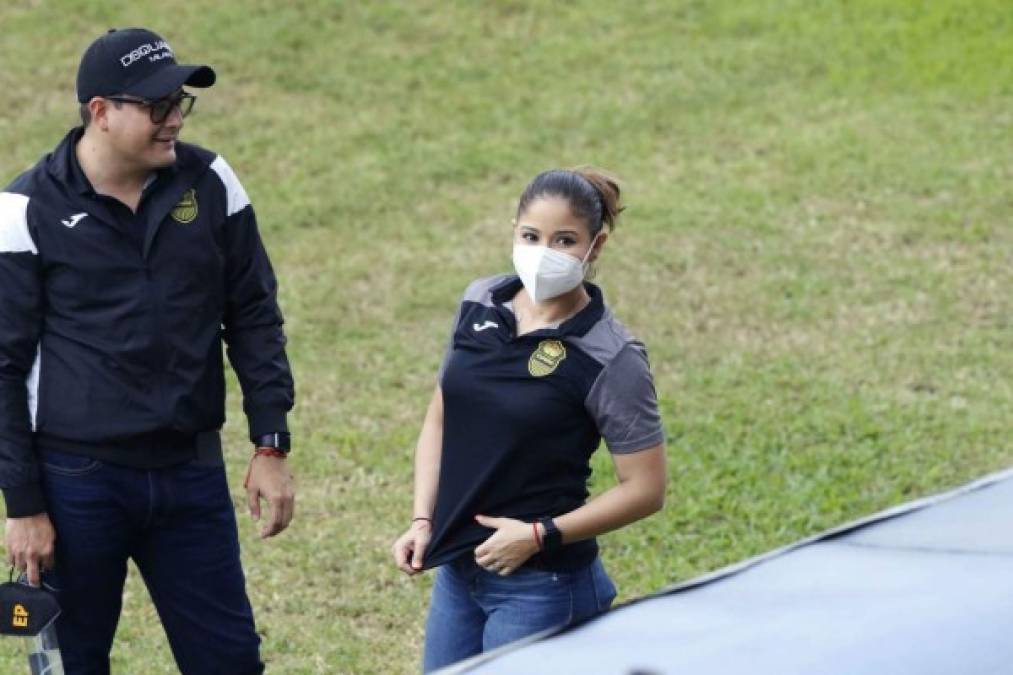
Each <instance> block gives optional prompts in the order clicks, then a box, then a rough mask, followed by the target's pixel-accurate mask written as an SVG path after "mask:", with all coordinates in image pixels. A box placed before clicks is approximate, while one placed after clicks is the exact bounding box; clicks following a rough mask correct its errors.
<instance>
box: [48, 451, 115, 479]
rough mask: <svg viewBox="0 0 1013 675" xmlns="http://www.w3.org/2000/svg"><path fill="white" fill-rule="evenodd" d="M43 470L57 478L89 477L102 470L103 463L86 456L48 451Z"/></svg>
mask: <svg viewBox="0 0 1013 675" xmlns="http://www.w3.org/2000/svg"><path fill="white" fill-rule="evenodd" d="M42 468H43V471H45V472H46V473H50V474H55V475H57V476H87V475H88V474H92V473H95V472H96V471H98V470H99V469H100V468H102V462H100V461H99V460H97V459H95V458H93V457H86V456H85V455H75V454H72V453H69V452H53V451H47V452H45V453H44V454H43V456H42Z"/></svg>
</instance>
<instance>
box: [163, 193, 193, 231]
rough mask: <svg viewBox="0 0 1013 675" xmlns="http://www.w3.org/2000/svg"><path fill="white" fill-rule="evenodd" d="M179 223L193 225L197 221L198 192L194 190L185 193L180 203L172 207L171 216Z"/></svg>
mask: <svg viewBox="0 0 1013 675" xmlns="http://www.w3.org/2000/svg"><path fill="white" fill-rule="evenodd" d="M169 215H171V216H172V219H173V220H175V221H176V222H177V223H183V224H184V225H186V224H187V223H192V222H193V221H195V220H197V191H196V190H194V189H193V188H191V189H189V190H187V191H186V192H184V193H183V196H182V197H181V198H180V200H179V203H177V204H176V206H174V207H172V211H171V212H170V214H169Z"/></svg>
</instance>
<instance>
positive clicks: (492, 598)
mask: <svg viewBox="0 0 1013 675" xmlns="http://www.w3.org/2000/svg"><path fill="white" fill-rule="evenodd" d="M615 597H616V588H615V586H614V585H613V583H612V580H611V579H609V577H608V574H606V572H605V568H604V566H602V564H601V559H595V561H594V562H593V563H591V564H590V565H588V566H587V567H584V568H582V569H579V570H577V571H575V572H549V571H544V570H537V569H530V568H527V567H522V568H521V569H519V570H517V571H516V572H514V573H513V574H511V575H509V576H505V577H501V576H499V575H498V574H495V573H494V572H488V571H486V570H484V569H482V568H481V567H479V566H478V565H477V564H476V563H475V561H474V559H473V558H472V557H471V556H464V557H461V558H458V559H457V560H455V561H453V562H451V563H448V564H446V565H443V566H442V567H440V568H439V569H438V570H437V571H436V582H435V583H434V584H433V595H432V599H431V600H430V603H429V619H428V620H427V622H426V646H425V655H424V658H423V670H424V671H425V672H427V673H428V672H430V671H433V670H437V669H439V668H443V667H444V666H447V665H450V664H451V663H455V662H456V661H460V660H462V659H466V658H468V657H470V656H474V655H476V654H480V653H481V652H483V651H488V650H490V649H494V648H496V647H499V646H500V645H503V644H506V643H508V642H513V641H514V640H519V639H520V638H523V637H527V636H528V635H532V634H534V633H538V632H540V631H542V630H545V629H547V628H552V627H555V626H561V625H564V624H567V623H570V622H571V621H580V620H581V619H586V618H588V617H591V616H594V615H595V614H598V613H599V612H603V611H605V610H607V609H608V608H609V607H610V606H611V605H612V601H613V600H614V599H615Z"/></svg>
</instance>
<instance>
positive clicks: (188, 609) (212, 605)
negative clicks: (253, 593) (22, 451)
mask: <svg viewBox="0 0 1013 675" xmlns="http://www.w3.org/2000/svg"><path fill="white" fill-rule="evenodd" d="M40 461H41V463H42V474H43V487H44V489H45V493H46V499H47V501H48V504H47V508H48V511H49V517H50V519H51V520H52V521H53V526H54V527H55V529H56V569H55V570H54V571H53V572H52V573H49V574H47V575H46V576H45V580H46V583H47V584H49V585H51V586H53V587H55V588H57V589H58V598H59V601H60V606H61V608H62V613H61V614H60V617H59V618H58V619H57V622H56V629H57V636H58V638H59V641H60V649H61V651H62V655H63V663H64V666H65V668H66V671H67V673H68V675H78V674H85V673H87V674H88V675H91V674H92V673H108V672H109V651H110V648H111V647H112V642H113V635H114V634H115V632H116V624H117V621H118V620H119V615H120V608H121V603H122V596H123V583H124V580H125V579H126V573H127V559H128V558H133V560H134V562H135V563H136V564H137V567H138V569H139V570H140V571H141V576H142V577H143V578H144V582H145V584H146V585H147V587H148V592H149V593H150V594H151V599H152V600H153V601H154V604H155V608H156V609H157V610H158V615H159V617H160V618H161V620H162V625H163V626H164V628H165V632H166V634H167V636H168V638H169V645H170V647H171V648H172V653H173V656H174V657H175V659H176V664H177V666H178V667H179V669H180V671H181V672H182V673H184V674H186V675H190V674H191V673H195V674H196V673H236V674H237V675H238V674H239V673H243V674H246V673H261V672H263V668H264V666H263V664H262V663H261V661H260V655H259V646H260V638H259V636H258V635H257V633H256V631H255V629H254V624H253V611H252V609H251V608H250V601H249V599H248V598H247V596H246V587H245V580H244V577H243V570H242V568H241V566H240V562H239V535H238V531H237V529H236V517H235V511H234V509H233V506H232V499H231V497H230V496H229V490H228V484H227V482H226V478H225V468H224V466H222V462H221V460H220V459H219V460H217V461H211V462H208V461H201V460H194V461H191V462H188V463H185V464H181V465H178V466H173V467H169V468H166V469H156V470H138V469H131V468H127V467H122V466H116V465H112V464H108V463H105V462H100V461H98V460H94V459H90V458H88V457H84V456H78V455H74V454H69V453H63V452H46V453H45V454H44V456H43V457H41V458H40Z"/></svg>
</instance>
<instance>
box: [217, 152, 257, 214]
mask: <svg viewBox="0 0 1013 675" xmlns="http://www.w3.org/2000/svg"><path fill="white" fill-rule="evenodd" d="M211 168H212V169H214V171H215V173H217V174H218V177H219V178H221V179H222V183H224V184H225V192H226V194H227V195H228V202H227V204H228V206H227V211H228V212H227V214H226V215H230V216H231V215H232V214H234V213H238V212H239V211H242V210H243V209H245V208H246V207H247V206H249V205H250V198H249V197H248V196H247V195H246V190H244V189H243V184H242V183H240V182H239V178H237V177H236V172H235V171H233V170H232V167H231V166H229V163H228V162H226V161H225V160H224V159H222V157H221V155H219V156H218V157H216V158H215V161H213V162H211Z"/></svg>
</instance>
